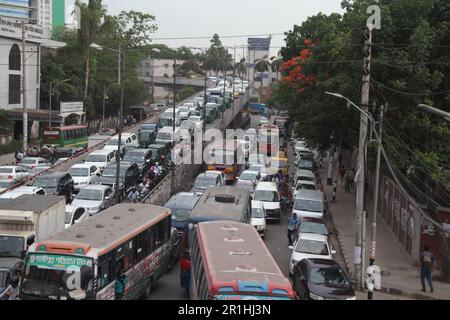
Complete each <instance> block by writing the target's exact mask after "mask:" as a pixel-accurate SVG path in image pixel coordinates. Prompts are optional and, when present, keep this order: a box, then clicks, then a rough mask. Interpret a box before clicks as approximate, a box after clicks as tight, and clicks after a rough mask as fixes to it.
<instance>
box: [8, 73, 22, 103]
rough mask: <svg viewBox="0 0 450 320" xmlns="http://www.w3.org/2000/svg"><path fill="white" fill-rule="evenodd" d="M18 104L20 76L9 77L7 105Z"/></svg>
mask: <svg viewBox="0 0 450 320" xmlns="http://www.w3.org/2000/svg"><path fill="white" fill-rule="evenodd" d="M19 103H20V75H17V74H10V75H9V104H19Z"/></svg>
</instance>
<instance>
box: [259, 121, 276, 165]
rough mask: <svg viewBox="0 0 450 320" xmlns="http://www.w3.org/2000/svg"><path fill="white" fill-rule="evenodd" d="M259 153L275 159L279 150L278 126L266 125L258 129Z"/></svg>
mask: <svg viewBox="0 0 450 320" xmlns="http://www.w3.org/2000/svg"><path fill="white" fill-rule="evenodd" d="M258 142H259V153H262V154H264V155H266V156H267V157H275V156H276V155H277V153H278V150H279V149H280V131H279V129H278V126H275V125H271V124H266V125H262V126H261V128H260V129H259V135H258Z"/></svg>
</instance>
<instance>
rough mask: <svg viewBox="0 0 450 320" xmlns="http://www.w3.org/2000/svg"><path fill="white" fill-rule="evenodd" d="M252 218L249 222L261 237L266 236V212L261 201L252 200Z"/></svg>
mask: <svg viewBox="0 0 450 320" xmlns="http://www.w3.org/2000/svg"><path fill="white" fill-rule="evenodd" d="M251 205H252V219H251V224H252V226H254V227H255V229H256V231H258V233H259V234H260V236H261V237H262V238H265V236H266V212H265V210H264V204H263V203H262V202H261V201H256V200H252V204H251Z"/></svg>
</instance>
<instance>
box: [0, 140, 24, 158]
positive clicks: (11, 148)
mask: <svg viewBox="0 0 450 320" xmlns="http://www.w3.org/2000/svg"><path fill="white" fill-rule="evenodd" d="M21 146H22V141H13V142H11V143H8V144H1V145H0V156H2V155H4V154H9V153H15V152H16V151H17V150H19V149H20V147H21Z"/></svg>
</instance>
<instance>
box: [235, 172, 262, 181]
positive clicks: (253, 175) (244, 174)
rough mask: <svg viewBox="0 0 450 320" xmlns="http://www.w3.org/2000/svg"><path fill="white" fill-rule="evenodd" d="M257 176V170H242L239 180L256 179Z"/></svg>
mask: <svg viewBox="0 0 450 320" xmlns="http://www.w3.org/2000/svg"><path fill="white" fill-rule="evenodd" d="M257 178H258V173H257V172H242V174H241V176H240V177H239V180H250V181H252V180H256V179H257Z"/></svg>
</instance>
